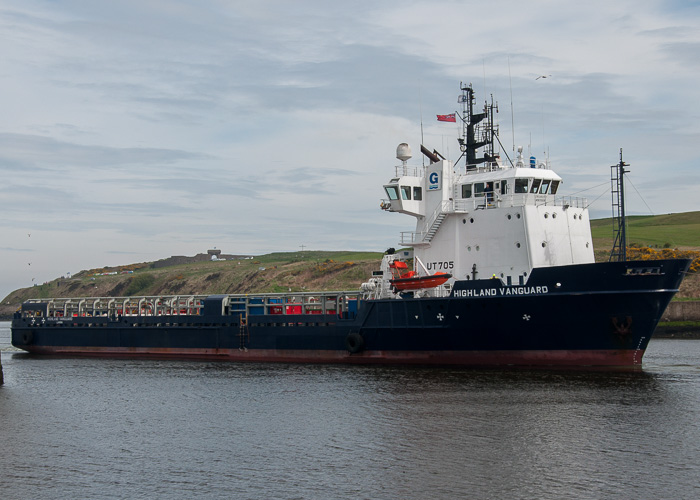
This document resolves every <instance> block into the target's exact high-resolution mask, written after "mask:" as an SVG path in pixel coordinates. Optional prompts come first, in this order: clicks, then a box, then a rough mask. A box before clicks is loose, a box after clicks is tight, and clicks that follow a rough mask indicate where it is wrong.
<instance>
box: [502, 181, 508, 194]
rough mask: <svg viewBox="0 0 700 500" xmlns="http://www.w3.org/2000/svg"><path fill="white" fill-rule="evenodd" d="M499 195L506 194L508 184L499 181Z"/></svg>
mask: <svg viewBox="0 0 700 500" xmlns="http://www.w3.org/2000/svg"><path fill="white" fill-rule="evenodd" d="M501 194H508V182H507V181H501Z"/></svg>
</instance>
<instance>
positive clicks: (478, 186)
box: [474, 182, 484, 196]
mask: <svg viewBox="0 0 700 500" xmlns="http://www.w3.org/2000/svg"><path fill="white" fill-rule="evenodd" d="M474 196H484V183H483V182H477V183H475V184H474Z"/></svg>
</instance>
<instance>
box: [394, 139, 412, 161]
mask: <svg viewBox="0 0 700 500" xmlns="http://www.w3.org/2000/svg"><path fill="white" fill-rule="evenodd" d="M411 157H412V155H411V146H409V145H408V144H406V143H405V142H402V143H401V144H399V146H398V147H397V148H396V158H398V159H399V160H401V161H407V160H410V159H411Z"/></svg>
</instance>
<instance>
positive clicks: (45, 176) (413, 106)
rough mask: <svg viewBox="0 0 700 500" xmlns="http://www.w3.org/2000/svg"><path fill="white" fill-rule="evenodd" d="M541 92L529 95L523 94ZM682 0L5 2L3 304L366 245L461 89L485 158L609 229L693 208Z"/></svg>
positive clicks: (699, 53)
mask: <svg viewBox="0 0 700 500" xmlns="http://www.w3.org/2000/svg"><path fill="white" fill-rule="evenodd" d="M541 76H546V78H538V77H541ZM699 80H700V2H697V1H692V2H691V1H649V0H634V1H628V0H618V1H615V2H610V1H599V0H592V1H589V2H582V3H578V4H576V5H574V3H573V2H557V1H553V0H541V1H540V0H534V1H530V2H520V1H500V0H494V1H490V2H462V1H443V0H430V1H423V0H417V1H410V0H408V1H407V0H402V1H381V0H372V1H363V0H361V1H356V2H326V1H305V0H299V1H296V2H286V1H266V0H260V1H256V2H247V1H236V0H228V1H225V0H198V1H184V0H167V1H166V0H150V1H146V2H144V1H143V0H138V1H137V0H133V1H132V0H120V1H119V2H109V1H97V0H75V1H72V0H65V1H62V0H51V1H48V0H47V1H37V0H3V2H2V3H0V110H1V113H0V175H1V176H2V177H1V178H0V298H2V297H5V296H6V295H7V294H9V293H10V292H12V291H13V290H15V289H17V288H20V287H26V286H31V285H33V284H39V283H43V282H45V281H49V280H52V279H55V278H58V277H60V276H63V275H66V274H67V273H73V274H74V273H77V272H78V271H80V270H83V269H92V268H97V267H102V266H116V265H124V264H130V263H135V262H145V261H154V260H158V259H161V258H166V257H169V256H171V255H195V254H197V253H203V252H206V250H207V249H210V248H218V249H220V250H222V252H223V253H231V254H263V253H268V252H275V251H280V252H288V251H292V252H293V251H299V250H301V249H302V248H304V249H310V250H370V251H380V252H381V251H384V250H385V249H386V248H388V247H392V246H394V247H395V246H397V245H398V240H399V234H400V232H401V231H410V230H412V229H413V228H414V219H413V218H411V217H408V216H405V215H400V214H395V213H387V212H382V211H381V210H380V208H379V203H380V200H381V199H382V198H383V197H384V196H385V195H384V192H383V190H382V184H384V183H385V182H387V181H388V180H389V179H390V178H391V177H392V175H393V172H394V166H395V165H396V164H398V163H399V162H398V160H396V158H395V153H396V146H397V145H398V144H399V143H401V142H408V143H409V144H410V145H411V147H412V149H413V151H414V158H413V159H412V160H411V162H412V163H414V164H416V165H420V164H421V163H422V160H421V158H420V153H419V150H420V143H421V122H422V128H423V135H422V137H423V143H424V144H426V146H428V147H429V148H430V149H437V150H438V151H440V152H441V153H443V154H444V155H445V156H447V157H448V158H450V159H452V160H456V159H457V157H458V156H459V149H458V145H457V142H456V139H457V137H458V135H459V129H458V127H457V126H456V125H455V124H449V123H442V122H437V121H436V115H437V114H447V113H452V112H454V111H458V110H459V108H458V106H459V105H458V104H457V96H458V95H459V94H460V91H459V87H460V83H461V82H464V83H472V84H473V86H474V89H475V91H476V93H477V102H483V100H484V99H490V96H491V95H493V97H494V99H495V100H496V101H497V102H498V105H499V111H500V113H499V117H498V121H499V125H500V131H501V140H502V142H503V144H504V149H505V150H506V152H507V153H508V154H509V155H510V156H511V157H512V156H513V153H512V149H513V146H516V145H522V146H523V147H524V148H525V152H526V153H528V154H529V153H532V154H533V155H535V156H537V157H538V158H541V157H543V156H544V155H545V153H546V154H547V155H548V156H549V159H550V162H551V165H552V168H553V169H554V170H555V171H556V172H557V173H558V174H559V175H560V176H562V177H563V178H564V184H563V186H562V187H561V188H560V194H563V195H574V196H581V197H586V198H587V199H588V200H589V203H590V207H589V208H590V211H591V217H592V218H599V217H609V216H610V214H611V208H610V204H611V194H610V165H613V164H615V163H617V162H618V161H619V151H620V148H623V150H624V160H625V161H626V162H627V163H629V164H630V167H629V168H630V170H631V173H630V174H629V177H628V180H629V182H628V186H631V189H629V187H628V190H627V210H628V213H632V214H663V213H672V212H687V211H695V210H700V203H698V196H699V193H700V173H699V169H698V164H699V161H698V160H699V159H700V147H698V146H699V145H700V85H699V84H698V81H699Z"/></svg>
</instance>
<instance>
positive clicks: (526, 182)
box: [382, 87, 594, 285]
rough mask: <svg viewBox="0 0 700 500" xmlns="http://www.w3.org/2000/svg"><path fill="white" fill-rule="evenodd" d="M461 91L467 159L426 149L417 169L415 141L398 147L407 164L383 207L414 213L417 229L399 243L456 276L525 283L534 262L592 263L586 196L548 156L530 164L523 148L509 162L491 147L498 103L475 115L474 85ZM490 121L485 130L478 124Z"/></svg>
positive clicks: (391, 183) (398, 173)
mask: <svg viewBox="0 0 700 500" xmlns="http://www.w3.org/2000/svg"><path fill="white" fill-rule="evenodd" d="M462 90H463V94H462V96H460V102H462V103H464V104H465V110H464V116H463V117H460V118H462V120H463V122H464V123H465V134H464V135H465V136H466V137H465V138H464V139H463V140H460V144H461V145H462V151H463V152H465V153H466V158H467V162H465V164H464V165H462V166H461V167H460V166H457V165H453V164H452V163H451V162H450V161H449V160H447V159H445V158H443V157H442V156H441V155H440V154H439V153H437V152H432V153H431V152H430V151H428V150H426V149H425V148H422V151H423V152H424V154H425V155H426V156H427V157H428V158H429V159H430V164H429V165H428V166H426V167H411V166H409V165H408V160H409V159H410V147H409V146H408V145H407V144H405V143H403V144H401V145H399V147H398V148H397V158H398V159H399V160H401V162H402V164H401V165H400V166H397V167H396V171H395V175H394V177H393V178H392V179H391V180H390V181H389V182H388V183H387V184H385V185H384V190H385V192H386V194H387V197H388V199H386V200H383V201H382V209H384V210H387V211H390V212H399V213H404V214H407V215H410V216H413V217H415V218H416V229H415V231H412V232H408V233H402V234H401V240H400V244H401V245H403V246H410V247H413V248H414V252H415V256H416V257H417V258H418V259H417V261H420V262H422V263H423V265H424V266H425V268H426V269H427V270H428V271H429V272H430V273H434V272H437V271H442V272H448V273H451V274H452V275H453V279H455V280H468V279H484V278H491V277H493V276H496V277H497V278H500V279H501V280H502V281H503V283H504V284H508V285H511V284H512V285H517V284H525V283H527V280H528V276H529V275H530V273H531V271H532V269H533V268H536V267H548V266H562V265H568V264H582V263H591V262H594V256H593V244H592V241H591V230H590V223H589V217H588V210H587V208H586V206H587V204H586V200H585V199H581V198H571V197H561V196H559V195H558V192H559V190H560V187H561V184H562V179H561V177H559V176H558V175H557V174H556V173H555V172H553V171H552V170H551V169H550V168H549V166H548V162H547V161H544V162H539V163H538V162H537V161H536V159H535V158H534V157H530V160H529V161H527V162H526V160H525V158H524V157H523V154H522V147H520V148H518V156H517V158H516V159H515V161H514V162H509V163H507V164H504V163H503V162H502V160H501V158H500V155H498V154H497V153H495V152H494V147H493V146H494V145H493V139H494V138H497V131H495V130H494V129H495V127H494V126H493V119H492V117H491V113H493V110H494V106H493V105H488V104H487V105H485V106H484V113H482V114H478V115H475V114H474V113H473V112H472V106H471V104H472V101H473V94H472V91H471V87H463V88H462ZM467 105H469V106H468V107H467ZM484 119H486V120H487V125H486V126H487V127H488V128H487V129H484V128H483V127H480V126H479V121H481V120H484ZM479 138H481V139H484V138H485V139H486V140H483V141H478V140H477V139H479ZM485 146H486V147H487V148H488V151H487V152H486V153H485V154H484V157H482V158H477V157H476V155H475V152H476V150H477V149H479V148H482V147H485ZM470 160H471V161H470ZM416 270H417V271H420V268H419V267H418V266H416Z"/></svg>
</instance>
